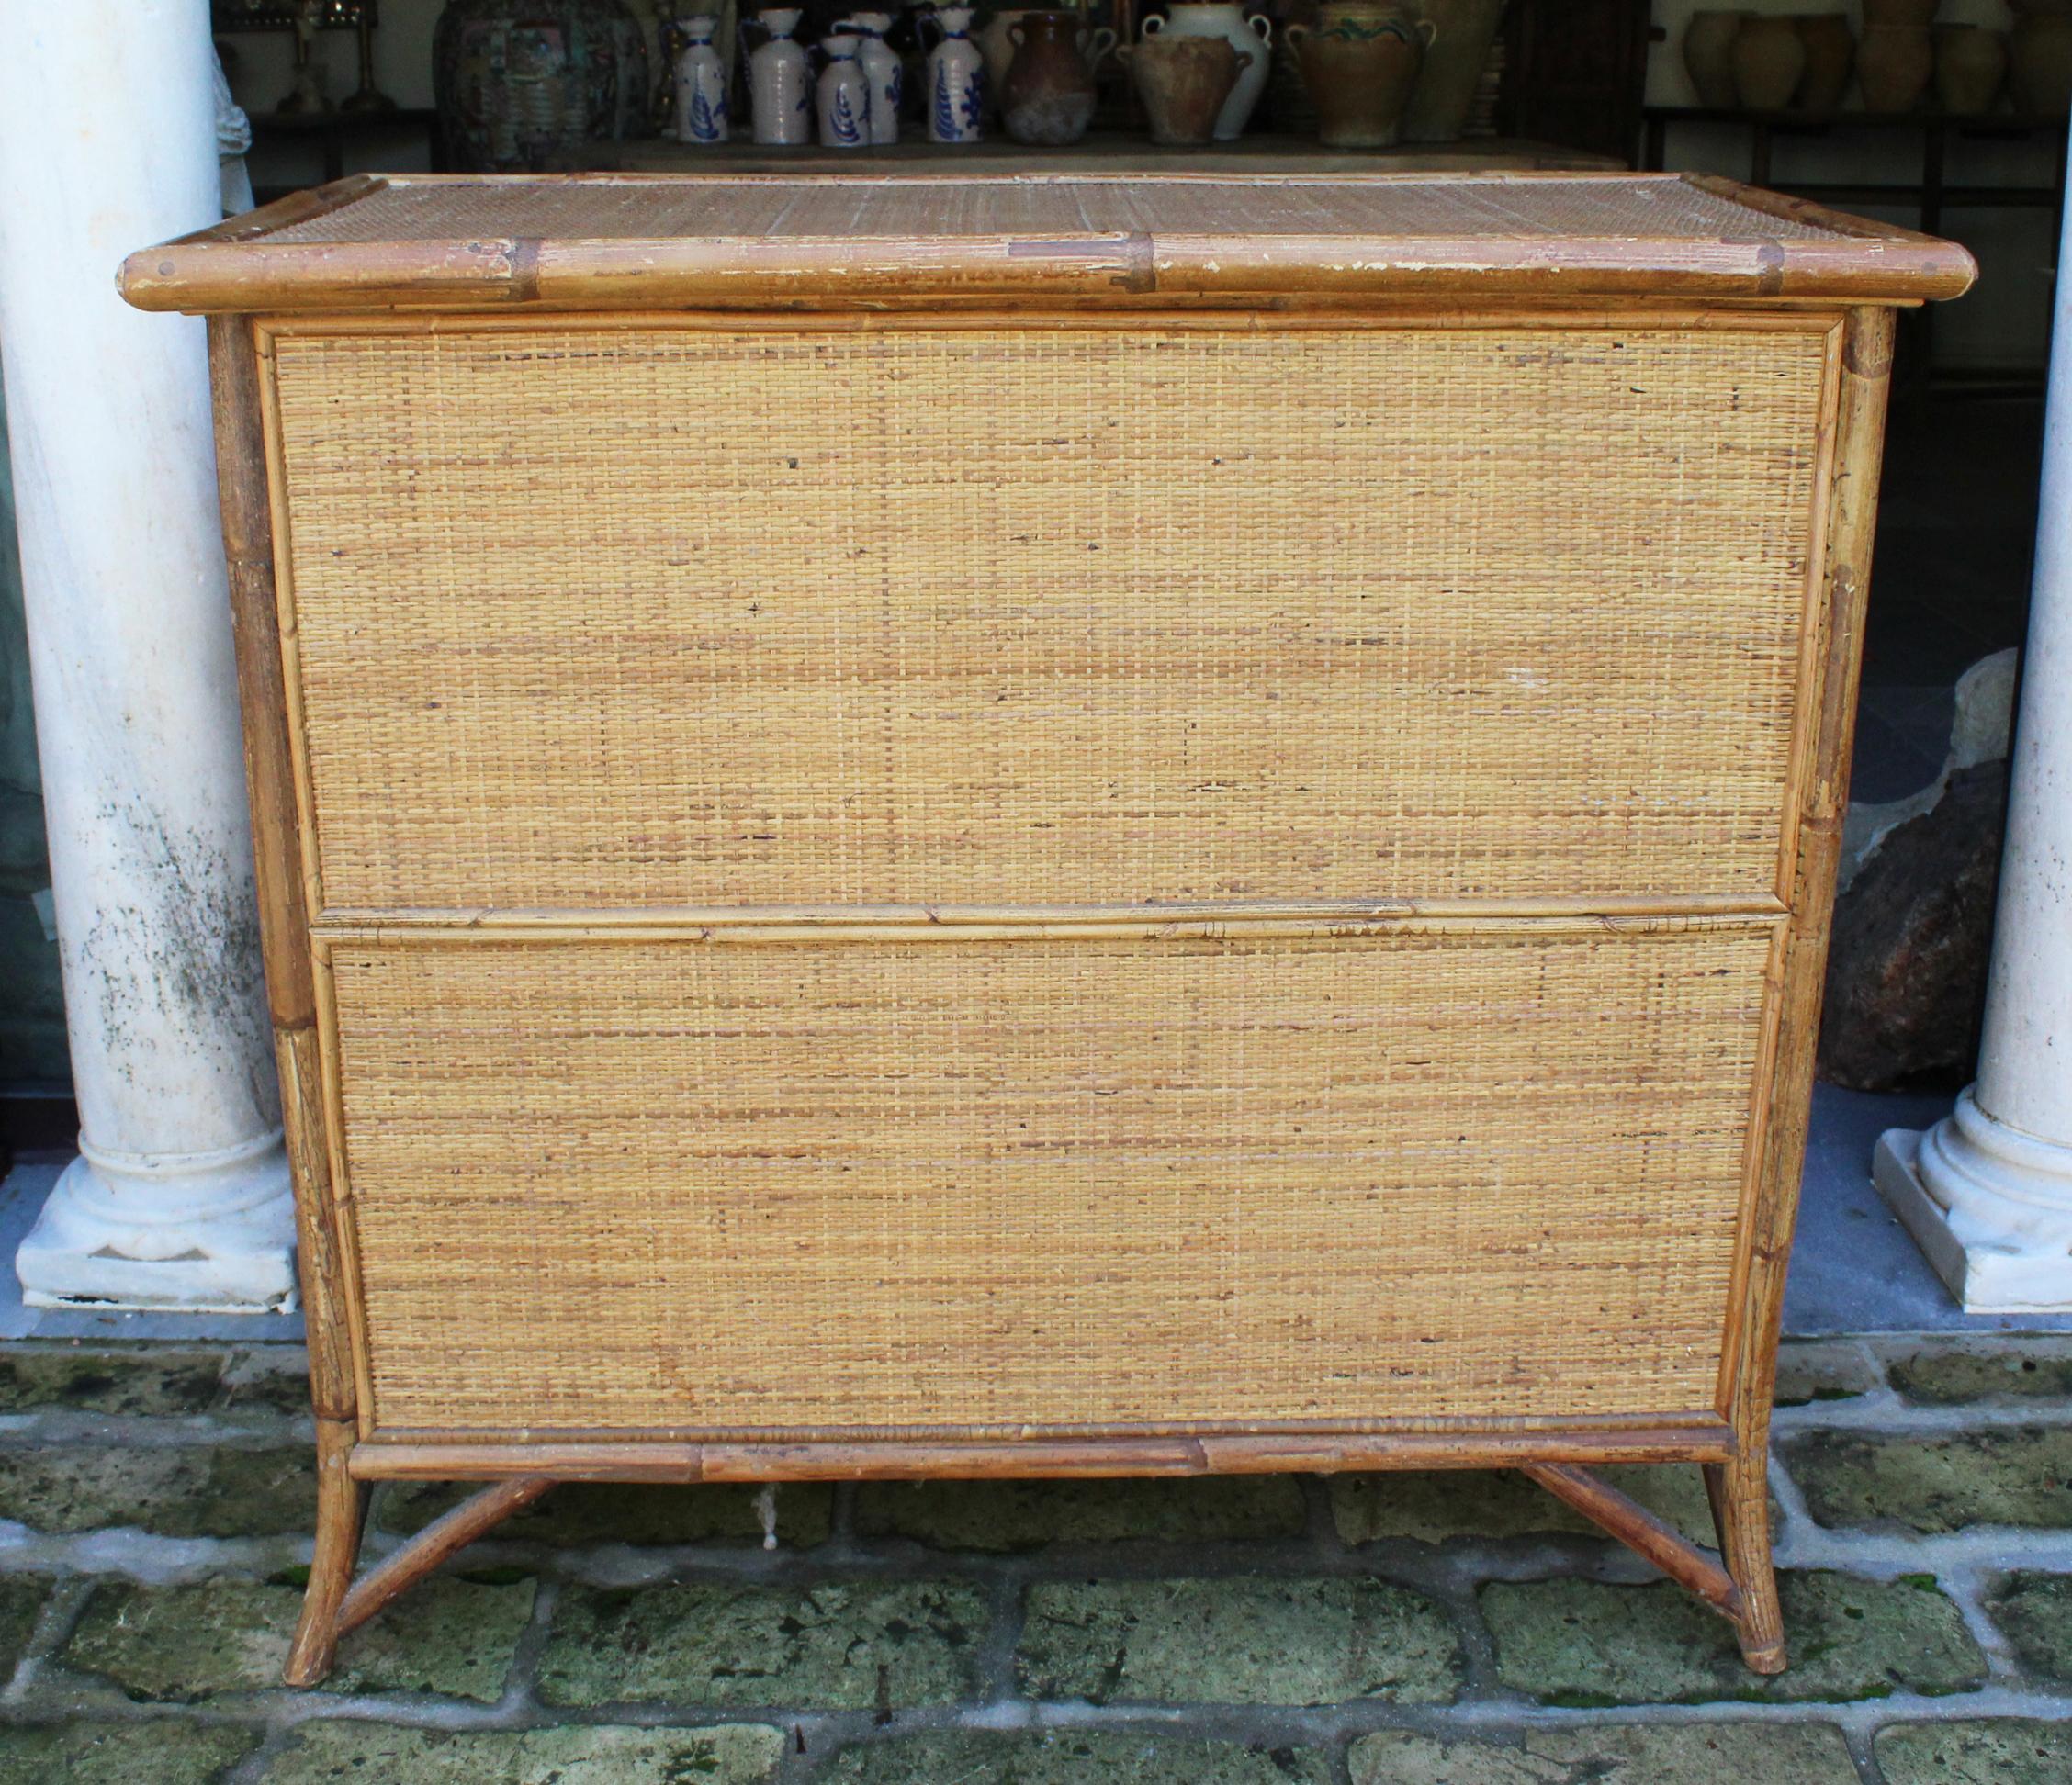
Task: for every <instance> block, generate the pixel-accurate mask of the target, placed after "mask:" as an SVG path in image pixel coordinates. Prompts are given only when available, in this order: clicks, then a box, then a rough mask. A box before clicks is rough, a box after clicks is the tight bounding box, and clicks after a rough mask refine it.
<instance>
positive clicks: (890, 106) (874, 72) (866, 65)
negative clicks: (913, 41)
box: [836, 12, 906, 143]
mask: <svg viewBox="0 0 2072 1785" xmlns="http://www.w3.org/2000/svg"><path fill="white" fill-rule="evenodd" d="M891 28H892V15H891V14H890V13H882V12H864V13H851V14H850V16H849V17H847V18H845V19H843V20H842V21H841V23H840V24H839V25H838V26H837V27H836V29H837V30H840V31H853V32H854V33H855V34H856V37H857V39H858V43H857V51H856V60H857V62H859V64H861V67H862V70H863V78H864V79H865V80H866V81H868V82H869V83H870V84H871V140H872V141H873V142H880V143H883V142H897V141H898V140H899V101H900V94H901V89H902V88H903V87H904V86H905V84H906V71H905V70H904V69H902V68H901V67H900V65H899V52H898V51H896V50H895V49H893V48H892V47H891V46H890V45H889V44H887V43H886V42H885V40H884V34H885V33H886V32H887V31H888V30H890V29H891Z"/></svg>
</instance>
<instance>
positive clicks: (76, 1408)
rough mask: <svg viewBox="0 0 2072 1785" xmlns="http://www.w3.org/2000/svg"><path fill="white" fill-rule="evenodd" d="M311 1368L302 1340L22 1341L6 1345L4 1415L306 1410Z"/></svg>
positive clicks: (1, 1373)
mask: <svg viewBox="0 0 2072 1785" xmlns="http://www.w3.org/2000/svg"><path fill="white" fill-rule="evenodd" d="M309 1407H310V1366H309V1361H308V1357H307V1354H306V1353H304V1351H303V1349H302V1347H301V1346H299V1345H252V1346H245V1347H243V1348H242V1349H239V1350H231V1349H230V1348H228V1347H225V1346H216V1347H213V1348H207V1347H180V1346H172V1345H150V1344H138V1345H73V1344H62V1343H55V1342H49V1341H45V1342H34V1341H24V1342H19V1343H17V1344H13V1345H10V1346H7V1347H6V1349H5V1350H0V1413H51V1412H73V1413H100V1414H107V1415H111V1416H122V1417H128V1418H181V1417H188V1416H192V1415H194V1414H197V1413H239V1412H246V1411H253V1410H264V1411H269V1412H286V1413H304V1412H307V1411H308V1410H309Z"/></svg>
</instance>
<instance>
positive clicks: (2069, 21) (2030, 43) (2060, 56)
mask: <svg viewBox="0 0 2072 1785" xmlns="http://www.w3.org/2000/svg"><path fill="white" fill-rule="evenodd" d="M2008 84H2009V85H2010V87H2012V88H2013V90H2014V108H2015V110H2016V111H2019V112H2033V113H2036V114H2038V115H2040V116H2043V117H2046V118H2060V117H2063V116H2064V114H2065V113H2066V110H2067V109H2072V16H2067V15H2066V14H2064V13H2054V12H2034V11H2024V12H2023V13H2022V14H2021V17H2018V18H2017V19H2016V20H2015V21H2014V35H2013V36H2012V37H2011V38H2010V39H2009V40H2008Z"/></svg>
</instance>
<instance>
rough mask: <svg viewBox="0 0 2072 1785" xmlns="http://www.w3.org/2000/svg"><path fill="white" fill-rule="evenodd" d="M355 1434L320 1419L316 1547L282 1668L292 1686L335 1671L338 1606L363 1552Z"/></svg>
mask: <svg viewBox="0 0 2072 1785" xmlns="http://www.w3.org/2000/svg"><path fill="white" fill-rule="evenodd" d="M353 1435H354V1434H353V1422H352V1421H351V1420H323V1419H320V1420H318V1421H317V1549H316V1555H314V1556H313V1557H312V1558H311V1560H310V1585H309V1588H308V1589H307V1590H306V1591H305V1592H304V1593H303V1595H302V1616H301V1618H300V1620H299V1621H298V1622H297V1624H296V1626H295V1640H294V1642H293V1643H291V1644H290V1645H288V1651H287V1667H285V1668H283V1669H282V1672H281V1678H284V1679H285V1680H287V1683H288V1684H289V1685H290V1686H314V1685H315V1684H316V1683H317V1682H318V1681H319V1680H320V1679H321V1678H323V1677H324V1676H325V1675H326V1674H328V1673H329V1672H330V1671H331V1664H332V1658H333V1657H334V1656H336V1655H337V1653H338V1637H339V1627H338V1610H339V1607H340V1606H341V1605H343V1603H344V1600H345V1592H346V1589H347V1588H348V1587H349V1586H350V1585H351V1584H352V1579H353V1564H354V1561H355V1559H356V1558H357V1557H358V1555H359V1553H360V1524H361V1519H362V1515H363V1513H364V1511H365V1508H366V1488H365V1487H362V1486H361V1485H360V1484H359V1483H358V1482H356V1481H355V1480H354V1479H353V1477H352V1476H351V1475H350V1474H348V1473H347V1471H346V1462H347V1459H348V1458H350V1457H351V1455H352V1454H353Z"/></svg>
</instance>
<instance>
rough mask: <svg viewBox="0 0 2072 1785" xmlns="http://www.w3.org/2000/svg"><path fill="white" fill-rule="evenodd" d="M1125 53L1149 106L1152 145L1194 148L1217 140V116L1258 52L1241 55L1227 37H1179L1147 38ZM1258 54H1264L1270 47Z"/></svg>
mask: <svg viewBox="0 0 2072 1785" xmlns="http://www.w3.org/2000/svg"><path fill="white" fill-rule="evenodd" d="M1120 53H1121V55H1122V57H1123V59H1124V61H1125V62H1127V63H1128V65H1129V69H1130V73H1131V77H1132V79H1133V80H1134V81H1135V82H1136V84H1137V96H1138V97H1139V98H1140V99H1142V100H1143V108H1144V117H1145V118H1147V119H1148V120H1149V122H1150V125H1151V140H1153V141H1154V142H1159V143H1165V144H1167V145H1169V146H1186V147H1193V146H1195V145H1198V144H1200V143H1204V142H1208V141H1210V140H1211V139H1212V138H1213V137H1214V135H1215V130H1216V117H1217V114H1218V113H1220V112H1221V111H1222V108H1223V101H1224V100H1226V99H1228V98H1229V97H1230V95H1231V89H1232V88H1233V87H1234V86H1235V85H1236V84H1237V77H1238V75H1239V74H1240V73H1243V72H1244V70H1243V64H1244V61H1245V58H1246V57H1249V56H1251V55H1252V54H1253V53H1255V52H1253V51H1245V52H1244V56H1240V55H1239V54H1238V52H1237V51H1235V50H1233V49H1232V48H1231V46H1230V45H1229V44H1228V43H1227V42H1225V41H1224V40H1223V39H1222V38H1204V37H1183V36H1181V35H1180V34H1179V33H1178V32H1175V33H1173V34H1172V35H1171V36H1169V37H1168V36H1166V35H1164V34H1162V33H1160V34H1154V35H1153V36H1151V37H1147V38H1146V39H1144V40H1143V42H1142V43H1132V44H1131V45H1129V46H1128V47H1127V48H1125V49H1124V50H1123V51H1121V52H1120ZM1257 53H1259V54H1264V53H1265V51H1264V48H1263V47H1262V48H1261V50H1260V51H1258V52H1257Z"/></svg>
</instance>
